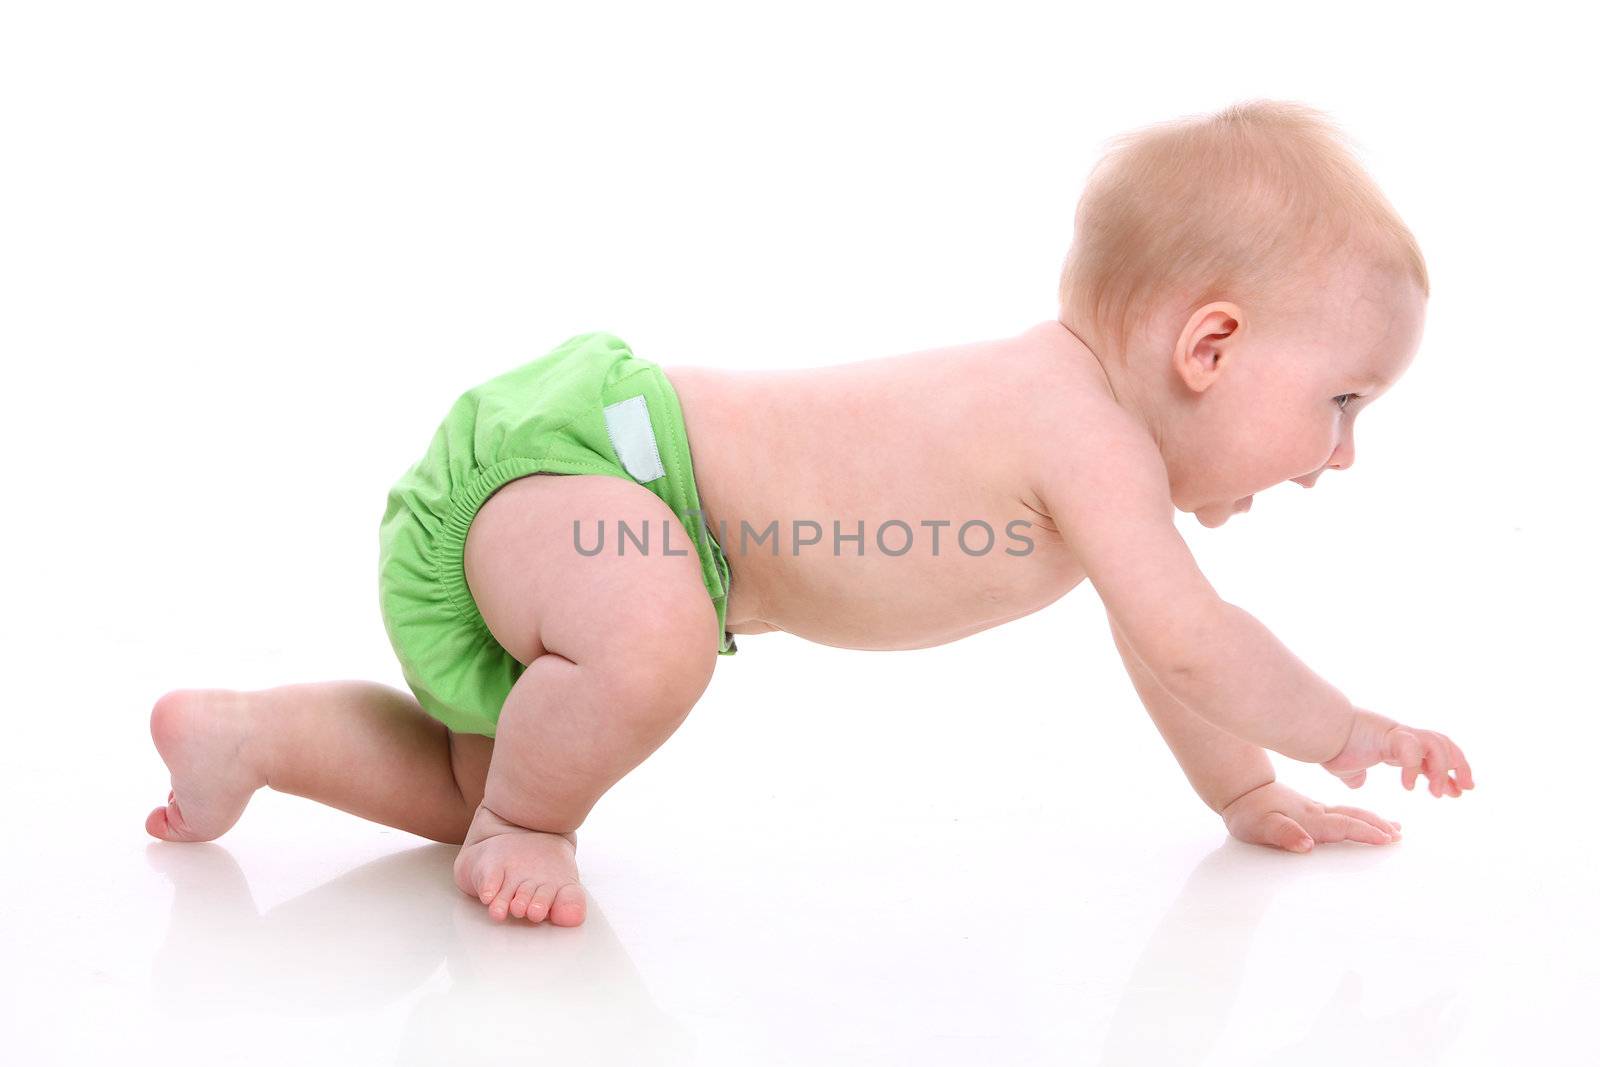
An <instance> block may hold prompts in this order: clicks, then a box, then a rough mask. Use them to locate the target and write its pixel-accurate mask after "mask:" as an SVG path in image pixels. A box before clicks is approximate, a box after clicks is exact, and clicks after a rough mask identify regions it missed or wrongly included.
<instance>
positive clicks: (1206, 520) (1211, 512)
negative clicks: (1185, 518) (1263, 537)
mask: <svg viewBox="0 0 1600 1067" xmlns="http://www.w3.org/2000/svg"><path fill="white" fill-rule="evenodd" d="M1254 499H1255V496H1254V494H1251V495H1250V496H1247V497H1244V498H1243V499H1241V500H1234V501H1230V502H1229V503H1226V504H1204V505H1201V506H1200V507H1198V508H1195V509H1194V517H1195V518H1196V519H1198V520H1199V521H1200V525H1201V526H1204V527H1205V528H1206V529H1208V530H1215V529H1216V528H1217V527H1218V526H1221V525H1223V524H1224V523H1226V522H1227V521H1228V520H1229V519H1231V518H1232V517H1233V516H1235V515H1237V514H1239V513H1240V512H1241V511H1249V510H1250V505H1251V502H1252V501H1254Z"/></svg>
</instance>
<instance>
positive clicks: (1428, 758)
mask: <svg viewBox="0 0 1600 1067" xmlns="http://www.w3.org/2000/svg"><path fill="white" fill-rule="evenodd" d="M1422 773H1423V774H1426V775H1427V776H1428V792H1430V793H1432V794H1433V795H1434V796H1436V797H1437V796H1443V795H1444V790H1445V784H1444V783H1445V773H1444V746H1443V745H1441V744H1440V743H1439V739H1438V737H1437V736H1436V735H1435V736H1429V737H1428V738H1427V739H1426V740H1425V741H1424V742H1423V756H1422Z"/></svg>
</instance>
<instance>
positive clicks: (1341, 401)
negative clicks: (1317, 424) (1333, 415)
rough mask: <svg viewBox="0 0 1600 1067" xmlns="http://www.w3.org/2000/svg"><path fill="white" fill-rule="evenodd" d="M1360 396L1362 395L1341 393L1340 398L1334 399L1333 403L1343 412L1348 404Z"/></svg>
mask: <svg viewBox="0 0 1600 1067" xmlns="http://www.w3.org/2000/svg"><path fill="white" fill-rule="evenodd" d="M1360 396H1361V394H1360V393H1340V394H1339V395H1338V396H1336V397H1334V398H1333V402H1334V403H1335V404H1338V405H1339V410H1340V411H1343V410H1344V409H1345V405H1346V404H1348V403H1350V401H1352V400H1357V399H1359V398H1360Z"/></svg>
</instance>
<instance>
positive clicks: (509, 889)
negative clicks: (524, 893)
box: [489, 878, 522, 919]
mask: <svg viewBox="0 0 1600 1067" xmlns="http://www.w3.org/2000/svg"><path fill="white" fill-rule="evenodd" d="M521 885H522V883H521V882H514V881H512V880H511V879H509V878H507V879H506V880H505V881H504V882H502V883H501V885H500V892H498V893H496V894H495V897H494V899H493V900H491V901H489V917H490V918H491V919H504V918H505V917H506V915H507V913H509V912H510V910H511V898H512V896H513V895H514V894H515V893H516V891H517V889H518V888H519V887H521Z"/></svg>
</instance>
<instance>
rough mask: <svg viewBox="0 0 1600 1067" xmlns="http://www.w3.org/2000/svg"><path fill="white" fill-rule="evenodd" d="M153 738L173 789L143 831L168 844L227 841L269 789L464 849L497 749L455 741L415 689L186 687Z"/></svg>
mask: <svg viewBox="0 0 1600 1067" xmlns="http://www.w3.org/2000/svg"><path fill="white" fill-rule="evenodd" d="M150 733H151V736H152V737H153V738H154V740H155V743H156V748H157V749H158V750H159V751H160V753H161V756H162V758H163V759H164V760H166V763H167V767H168V769H169V770H171V772H172V792H171V793H170V794H168V798H167V804H166V805H165V806H164V807H160V808H156V809H155V810H154V811H152V812H151V813H150V815H149V816H148V817H147V818H146V820H145V828H146V829H147V830H148V831H149V832H150V833H151V834H153V835H154V836H156V837H160V838H163V839H165V840H168V841H209V840H211V839H212V838H214V837H217V836H219V835H221V834H222V833H224V832H225V831H226V830H227V829H228V828H229V827H231V826H232V825H233V824H234V823H235V822H236V821H237V820H238V818H239V815H240V814H241V813H242V812H243V811H244V808H245V805H246V804H247V803H248V802H249V800H250V797H251V795H252V794H254V793H255V791H256V790H257V789H259V788H261V787H262V786H264V785H266V786H271V787H272V788H274V789H276V790H278V791H280V792H283V793H294V794H296V795H297V796H303V797H310V798H311V799H312V800H318V801H321V802H322V803H324V804H328V805H330V806H332V807H335V808H339V809H341V810H343V811H348V812H351V813H352V814H355V815H359V816H361V817H362V818H365V819H371V820H373V821H374V822H379V823H383V824H384V825H385V826H394V827H397V828H399V829H401V830H408V831H410V832H411V833H414V834H420V835H422V836H423V837H428V838H432V839H433V840H435V841H445V842H449V843H453V844H459V843H460V842H461V841H462V840H463V839H464V838H465V836H466V831H467V826H468V824H469V823H470V822H471V821H472V813H473V811H474V810H475V809H476V808H477V806H478V804H479V802H480V801H481V800H482V797H483V783H484V777H485V774H486V773H487V771H488V766H489V754H490V751H491V749H492V748H493V745H494V742H493V741H492V740H491V739H490V738H487V737H481V736H478V735H476V734H452V733H451V732H450V731H449V730H447V729H446V728H445V726H444V724H442V723H440V722H439V721H438V720H436V719H434V718H432V717H431V716H429V715H428V714H427V713H426V712H424V711H423V710H422V708H421V707H420V706H419V705H418V704H417V702H416V700H415V699H414V698H413V697H412V696H411V695H410V694H409V693H403V692H400V691H399V690H397V689H392V688H390V687H388V686H384V685H379V684H377V683H375V682H358V681H349V682H312V683H307V684H303V685H286V686H281V687H279V688H276V689H266V690H261V691H259V692H235V691H233V690H227V689H181V690H177V691H174V692H171V693H168V694H166V695H165V696H163V697H162V698H161V699H160V700H158V701H157V702H156V706H155V709H154V711H153V712H152V713H151V716H150Z"/></svg>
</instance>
